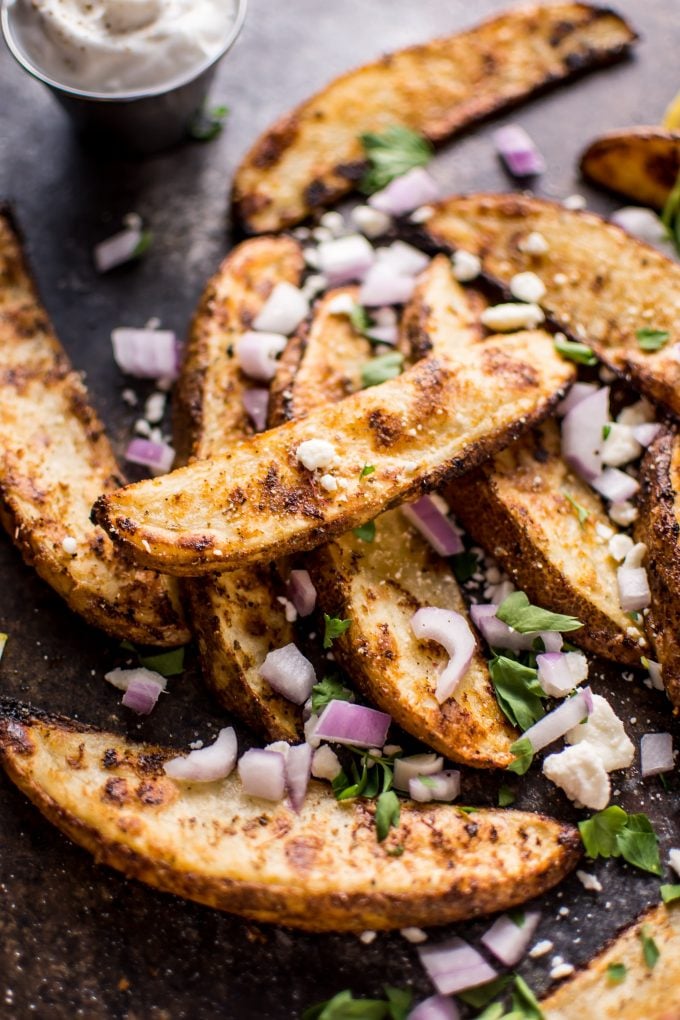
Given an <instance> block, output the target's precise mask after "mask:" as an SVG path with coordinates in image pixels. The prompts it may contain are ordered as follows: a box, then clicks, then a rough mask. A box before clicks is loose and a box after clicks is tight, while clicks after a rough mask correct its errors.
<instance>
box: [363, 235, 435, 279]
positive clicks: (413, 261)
mask: <svg viewBox="0 0 680 1020" xmlns="http://www.w3.org/2000/svg"><path fill="white" fill-rule="evenodd" d="M376 258H377V260H378V261H377V264H378V265H380V266H389V267H390V269H393V270H394V271H395V272H396V273H399V274H400V276H417V275H418V273H422V271H423V269H425V267H426V266H428V265H429V263H430V259H429V257H428V256H427V255H425V253H424V252H422V251H420V249H419V248H414V247H413V245H412V244H406V243H405V242H404V241H395V242H394V243H393V244H391V245H389V247H386V248H378V250H377V252H376Z"/></svg>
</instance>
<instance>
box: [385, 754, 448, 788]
mask: <svg viewBox="0 0 680 1020" xmlns="http://www.w3.org/2000/svg"><path fill="white" fill-rule="evenodd" d="M443 767H444V759H443V758H442V757H441V755H439V754H412V755H410V756H409V757H408V758H396V759H395V762H394V788H395V790H402V791H403V792H404V793H408V784H409V782H410V780H411V779H415V778H416V777H417V776H431V775H434V773H436V772H441V771H442V769H443Z"/></svg>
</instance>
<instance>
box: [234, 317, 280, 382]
mask: <svg viewBox="0 0 680 1020" xmlns="http://www.w3.org/2000/svg"><path fill="white" fill-rule="evenodd" d="M286 343H287V341H286V338H285V336H282V335H281V334H280V333H256V332H255V331H254V330H250V331H249V332H247V333H244V334H243V336H242V337H240V338H239V339H238V340H237V342H236V357H237V358H238V363H239V365H240V366H241V371H242V372H244V373H245V374H246V375H248V376H250V378H251V379H257V380H258V382H269V380H270V379H273V378H274V376H275V375H276V358H277V356H278V355H279V354H280V353H281V351H282V350H283V349H284V347H285V346H286Z"/></svg>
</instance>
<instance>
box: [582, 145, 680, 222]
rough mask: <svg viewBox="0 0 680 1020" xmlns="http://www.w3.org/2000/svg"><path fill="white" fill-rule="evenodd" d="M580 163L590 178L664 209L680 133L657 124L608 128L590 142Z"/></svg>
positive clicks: (679, 165) (679, 162) (679, 169)
mask: <svg viewBox="0 0 680 1020" xmlns="http://www.w3.org/2000/svg"><path fill="white" fill-rule="evenodd" d="M580 165H581V173H582V174H583V176H584V177H585V178H587V179H588V180H589V181H593V182H594V183H595V184H601V185H602V187H604V188H608V189H609V191H615V192H616V193H617V194H619V195H625V197H626V198H630V199H632V200H633V201H634V202H635V203H637V204H639V205H651V206H653V207H654V208H655V209H663V206H664V204H665V202H666V199H667V198H668V195H669V193H670V191H671V189H672V187H673V185H674V184H675V182H676V180H677V177H678V173H680V133H678V132H677V131H664V129H663V128H660V127H632V128H624V129H623V130H620V131H609V132H607V134H606V135H602V137H601V138H596V139H595V141H594V142H591V144H590V145H589V146H588V148H587V149H586V150H585V152H584V153H583V155H582V156H581V164H580Z"/></svg>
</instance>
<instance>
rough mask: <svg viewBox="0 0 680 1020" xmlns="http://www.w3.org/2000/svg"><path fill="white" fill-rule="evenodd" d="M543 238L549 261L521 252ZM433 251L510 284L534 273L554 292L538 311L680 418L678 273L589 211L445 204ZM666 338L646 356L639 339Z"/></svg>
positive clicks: (495, 199)
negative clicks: (458, 257)
mask: <svg viewBox="0 0 680 1020" xmlns="http://www.w3.org/2000/svg"><path fill="white" fill-rule="evenodd" d="M534 231H538V232H539V233H541V234H542V235H543V237H544V238H545V240H546V241H547V243H548V251H547V252H546V254H544V255H530V254H527V253H526V252H524V251H523V250H522V247H523V240H524V239H525V238H526V237H527V235H528V234H529V233H531V232H534ZM426 232H427V234H428V236H429V237H430V239H431V240H432V241H434V243H436V244H439V245H442V246H444V247H447V248H464V249H466V250H468V251H473V252H476V253H477V254H479V255H480V256H481V257H482V261H483V266H484V270H485V272H487V273H489V274H490V275H491V276H493V277H495V278H496V279H498V280H500V281H501V282H502V283H503V284H506V285H507V284H508V283H509V281H510V279H511V277H512V276H513V275H514V274H515V273H519V272H523V271H526V270H532V271H533V272H535V273H537V274H538V275H539V276H540V277H541V279H542V280H543V282H544V284H545V285H546V287H547V293H546V295H545V297H544V298H543V299H542V301H541V304H542V305H543V307H544V308H545V310H546V312H548V314H550V315H551V316H552V317H553V318H554V319H555V320H556V321H557V322H558V323H559V325H560V326H561V327H562V328H563V329H565V330H566V331H567V332H568V333H571V334H572V335H573V336H575V337H576V338H578V339H579V340H582V341H584V342H585V343H587V344H590V346H591V347H592V348H593V350H594V351H595V353H596V354H597V355H598V357H599V358H601V359H602V361H603V362H604V363H605V364H606V365H608V366H609V367H610V368H612V369H613V370H614V371H615V372H620V373H622V374H624V375H625V376H627V377H630V379H631V380H632V382H633V385H634V386H636V387H637V388H639V389H640V390H642V392H643V393H645V394H646V395H647V396H649V397H650V398H651V399H652V400H657V401H661V402H662V403H664V404H666V405H667V406H668V407H669V408H670V409H671V410H672V411H674V412H675V413H676V414H678V413H680V362H678V361H677V360H675V358H674V356H673V353H672V347H673V345H674V343H675V342H678V341H680V265H678V264H676V263H675V262H671V261H670V260H669V259H667V258H665V257H664V256H663V255H661V254H660V253H659V252H658V251H656V250H655V249H654V248H650V247H649V246H648V245H646V244H643V243H642V242H641V241H637V240H635V239H634V238H632V237H631V236H630V235H629V234H626V233H625V232H624V231H623V230H621V229H620V228H619V227H616V226H614V225H613V224H611V223H606V222H605V221H604V220H602V219H600V217H598V216H594V215H593V214H592V213H584V212H572V211H570V210H568V209H565V208H564V207H563V206H561V205H559V204H558V203H555V202H548V201H545V200H544V199H538V198H527V197H525V196H522V195H469V196H467V197H454V198H450V199H445V200H444V201H443V202H441V203H440V204H439V205H438V206H437V207H436V208H435V212H434V215H433V216H432V217H431V219H429V220H428V222H427V224H426ZM646 327H647V328H653V329H657V330H667V331H668V333H669V341H668V343H667V344H666V346H665V347H664V348H663V349H661V350H658V351H654V352H645V351H643V350H641V349H640V345H639V342H638V338H637V336H636V332H637V330H639V329H644V328H646Z"/></svg>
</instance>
